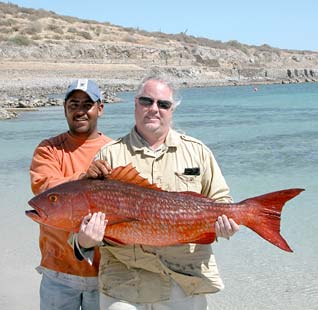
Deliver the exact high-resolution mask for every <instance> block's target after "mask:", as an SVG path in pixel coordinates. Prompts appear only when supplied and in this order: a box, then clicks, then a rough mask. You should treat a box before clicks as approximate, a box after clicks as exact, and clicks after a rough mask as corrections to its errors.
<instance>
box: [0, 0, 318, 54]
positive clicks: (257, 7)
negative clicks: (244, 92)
mask: <svg viewBox="0 0 318 310" xmlns="http://www.w3.org/2000/svg"><path fill="white" fill-rule="evenodd" d="M1 1H2V2H7V3H13V4H17V5H19V6H23V7H28V8H34V9H39V8H41V9H45V10H49V11H53V12H55V13H57V14H61V15H68V16H74V17H78V18H84V19H91V20H96V21H100V22H109V23H111V24H114V25H118V26H123V27H133V28H139V29H142V30H146V31H161V32H164V33H180V32H185V33H186V34H188V35H193V36H196V37H205V38H209V39H212V40H219V41H222V42H227V41H230V40H236V41H239V42H240V43H244V44H248V45H262V44H268V45H270V46H272V47H277V48H283V49H294V50H312V51H318V18H317V17H318V1H317V0H302V1H300V0H253V1H252V0H197V1H193V0H169V1H168V0H161V1H151V0H99V1H98V0H89V1H81V0H77V1H76V0H29V1H28V0H21V1H19V0H10V1H3V0H1Z"/></svg>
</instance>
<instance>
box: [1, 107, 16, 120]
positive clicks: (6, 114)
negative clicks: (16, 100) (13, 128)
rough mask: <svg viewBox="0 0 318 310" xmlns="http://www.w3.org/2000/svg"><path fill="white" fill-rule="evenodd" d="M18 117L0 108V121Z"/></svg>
mask: <svg viewBox="0 0 318 310" xmlns="http://www.w3.org/2000/svg"><path fill="white" fill-rule="evenodd" d="M17 116H18V114H17V113H15V112H10V111H8V110H6V109H3V108H0V120H5V119H11V118H16V117H17Z"/></svg>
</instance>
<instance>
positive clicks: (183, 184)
mask: <svg viewBox="0 0 318 310" xmlns="http://www.w3.org/2000/svg"><path fill="white" fill-rule="evenodd" d="M175 182H176V191H178V192H185V191H191V192H196V193H201V189H202V186H201V176H200V175H185V174H183V173H179V172H175Z"/></svg>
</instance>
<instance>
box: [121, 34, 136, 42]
mask: <svg viewBox="0 0 318 310" xmlns="http://www.w3.org/2000/svg"><path fill="white" fill-rule="evenodd" d="M123 41H124V42H130V43H136V42H137V41H138V40H137V39H136V38H135V37H134V36H133V35H129V34H127V35H125V36H124V37H123Z"/></svg>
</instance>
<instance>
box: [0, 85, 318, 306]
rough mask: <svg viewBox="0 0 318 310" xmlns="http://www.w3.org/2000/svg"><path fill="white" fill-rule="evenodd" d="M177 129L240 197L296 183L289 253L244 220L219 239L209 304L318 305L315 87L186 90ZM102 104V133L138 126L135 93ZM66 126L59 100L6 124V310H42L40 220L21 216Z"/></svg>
mask: <svg viewBox="0 0 318 310" xmlns="http://www.w3.org/2000/svg"><path fill="white" fill-rule="evenodd" d="M181 93H182V97H183V100H182V103H181V105H180V106H179V107H178V108H177V110H176V111H175V117H174V127H175V128H176V129H178V130H180V131H183V132H185V133H187V134H189V135H191V136H194V137H196V138H198V139H200V140H202V141H203V142H204V143H205V144H206V145H208V146H209V147H210V148H211V149H212V151H213V153H214V155H215V157H216V158H217V160H218V162H219V164H220V166H221V169H222V171H223V174H224V176H225V178H226V180H227V183H228V185H229V186H230V188H231V193H232V196H233V198H234V200H235V201H240V200H242V199H245V198H248V197H252V196H256V195H260V194H264V193H267V192H271V191H275V190H281V189H284V188H292V187H300V188H304V189H305V192H303V193H302V194H301V195H299V196H298V197H296V198H295V199H293V200H291V201H289V202H288V203H287V204H286V206H285V208H284V210H283V213H282V221H281V233H282V235H283V236H284V237H285V239H286V240H287V241H288V243H289V245H290V246H291V248H292V249H293V250H294V252H293V253H287V252H284V251H282V250H280V249H278V248H277V247H275V246H273V245H271V244H270V243H268V242H266V241H265V240H263V239H261V238H260V237H259V236H258V235H256V234H255V233H254V232H252V231H250V230H249V229H247V228H245V227H241V229H240V232H239V233H237V234H236V235H235V236H234V237H233V238H231V240H230V241H227V240H220V241H219V242H218V243H216V244H214V245H213V248H214V252H215V255H216V258H217V262H218V266H219V270H220V273H221V275H222V277H223V280H224V282H225V290H224V291H222V292H220V293H217V294H213V295H210V296H209V303H210V305H211V308H212V309H229V310H233V309H288V310H289V309H318V241H317V227H318V206H317V198H318V197H317V191H318V178H317V176H318V165H317V163H318V126H317V120H318V84H315V83H313V84H297V85H260V86H258V91H254V88H253V87H252V86H244V87H211V88H194V89H184V90H182V92H181ZM120 96H121V98H123V100H124V101H123V102H122V103H119V104H110V105H106V106H105V109H104V115H103V117H102V118H101V119H100V123H99V124H100V126H99V127H100V130H101V131H103V132H105V133H106V134H107V135H109V136H111V137H113V138H117V137H120V136H122V135H124V134H125V133H127V132H128V131H129V130H130V128H131V127H132V126H133V124H134V119H133V110H134V107H133V94H132V93H122V94H120ZM66 129H67V124H66V121H65V119H64V115H63V109H62V107H54V108H45V109H40V110H39V111H34V112H27V113H23V114H21V115H20V117H19V118H18V119H15V120H8V121H2V122H0V132H1V136H0V142H1V143H0V145H1V150H0V195H1V210H2V221H1V222H2V224H1V226H0V231H1V236H2V238H1V246H2V249H3V253H2V255H1V256H0V268H1V278H0V286H1V293H0V308H1V309H22V308H23V309H32V310H33V309H38V287H39V281H40V276H39V275H38V274H37V273H36V271H35V270H34V267H35V266H37V264H38V263H39V259H40V255H39V251H38V244H37V243H38V226H37V224H36V223H34V222H32V221H31V220H30V219H28V218H27V217H26V216H25V215H24V210H26V209H28V205H27V201H28V200H29V199H30V198H31V197H32V193H31V191H30V188H29V187H30V186H29V175H28V168H29V165H30V161H31V158H32V153H33V150H34V148H35V147H36V145H37V144H38V143H39V142H40V141H41V140H42V139H44V138H47V137H50V136H53V135H56V134H58V133H60V132H62V131H65V130H66Z"/></svg>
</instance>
